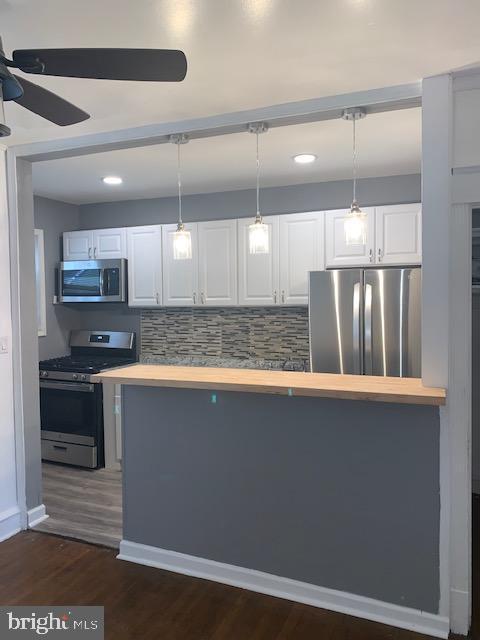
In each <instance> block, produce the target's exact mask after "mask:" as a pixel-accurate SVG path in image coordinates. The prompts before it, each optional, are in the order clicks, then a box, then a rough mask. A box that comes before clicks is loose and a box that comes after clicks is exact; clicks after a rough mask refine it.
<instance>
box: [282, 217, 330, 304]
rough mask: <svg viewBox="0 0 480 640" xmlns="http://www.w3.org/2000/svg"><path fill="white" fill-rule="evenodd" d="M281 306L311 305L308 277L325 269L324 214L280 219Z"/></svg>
mask: <svg viewBox="0 0 480 640" xmlns="http://www.w3.org/2000/svg"><path fill="white" fill-rule="evenodd" d="M279 220H280V298H279V301H280V304H308V273H309V271H321V270H322V269H324V268H325V260H324V213H323V211H309V212H307V213H292V214H290V215H285V216H279Z"/></svg>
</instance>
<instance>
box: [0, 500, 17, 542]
mask: <svg viewBox="0 0 480 640" xmlns="http://www.w3.org/2000/svg"><path fill="white" fill-rule="evenodd" d="M21 528H22V521H21V517H20V509H19V508H18V507H13V508H12V509H6V510H5V511H2V512H1V513H0V542H3V541H4V540H6V539H7V538H11V537H12V536H14V535H15V534H16V533H18V532H19V531H20V530H21Z"/></svg>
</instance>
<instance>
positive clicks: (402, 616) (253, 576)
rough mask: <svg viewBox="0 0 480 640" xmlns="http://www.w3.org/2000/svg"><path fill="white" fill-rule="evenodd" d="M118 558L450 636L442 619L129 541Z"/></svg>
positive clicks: (413, 610)
mask: <svg viewBox="0 0 480 640" xmlns="http://www.w3.org/2000/svg"><path fill="white" fill-rule="evenodd" d="M117 557H118V558H119V559H120V560H127V561H129V562H135V563H138V564H143V565H147V566H149V567H156V568H158V569H166V570H167V571H174V572H175V573H181V574H184V575H187V576H195V577H197V578H205V579H207V580H213V581H215V582H220V583H222V584H228V585H231V586H234V587H240V588H242V589H249V590H250V591H256V592H258V593H265V594H268V595H271V596H276V597H277V598H284V599H286V600H293V601H294V602H302V603H303V604H308V605H311V606H314V607H319V608H322V609H329V610H331V611H338V612H339V613H345V614H348V615H352V616H356V617H358V618H366V619H367V620H373V621H375V622H380V623H383V624H388V625H392V626H395V627H400V628H402V629H409V630H411V631H416V632H418V633H423V634H426V635H431V636H434V637H437V638H448V634H449V627H450V625H449V620H448V618H446V617H442V616H440V615H435V614H432V613H426V612H424V611H418V610H416V609H410V608H407V607H400V606H398V605H395V604H390V603H388V602H382V601H380V600H374V599H372V598H365V597H363V596H358V595H355V594H353V593H347V592H344V591H337V590H334V589H327V588H325V587H320V586H317V585H313V584H308V583H306V582H299V581H298V580H291V579H290V578H282V577H280V576H275V575H272V574H269V573H263V572H262V571H256V570H254V569H245V568H243V567H237V566H234V565H230V564H224V563H223V562H215V561H214V560H207V559H205V558H197V557H195V556H190V555H186V554H184V553H178V552H176V551H169V550H166V549H159V548H158V547H151V546H148V545H144V544H139V543H137V542H130V541H129V540H122V541H121V543H120V553H119V554H118V556H117Z"/></svg>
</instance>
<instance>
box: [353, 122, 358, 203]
mask: <svg viewBox="0 0 480 640" xmlns="http://www.w3.org/2000/svg"><path fill="white" fill-rule="evenodd" d="M352 122H353V202H356V201H357V141H356V131H355V123H356V118H355V115H354V116H353V120H352Z"/></svg>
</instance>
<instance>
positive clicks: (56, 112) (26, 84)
mask: <svg viewBox="0 0 480 640" xmlns="http://www.w3.org/2000/svg"><path fill="white" fill-rule="evenodd" d="M14 78H15V79H16V80H18V82H19V83H20V85H21V86H22V89H23V95H22V96H19V97H18V98H15V102H16V103H17V104H20V105H21V106H22V107H25V109H28V110H29V111H33V113H36V114H37V115H39V116H42V118H46V119H47V120H50V122H53V123H55V124H58V125H60V126H61V127H65V126H67V125H69V124H76V123H77V122H83V120H87V119H88V118H89V117H90V116H89V114H88V113H86V112H85V111H82V109H79V108H78V107H76V106H75V105H74V104H72V103H71V102H68V101H67V100H64V99H63V98H61V97H60V96H57V94H56V93H52V92H51V91H48V90H47V89H44V88H43V87H40V86H39V85H38V84H33V82H30V81H29V80H25V78H20V77H19V76H14Z"/></svg>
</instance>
